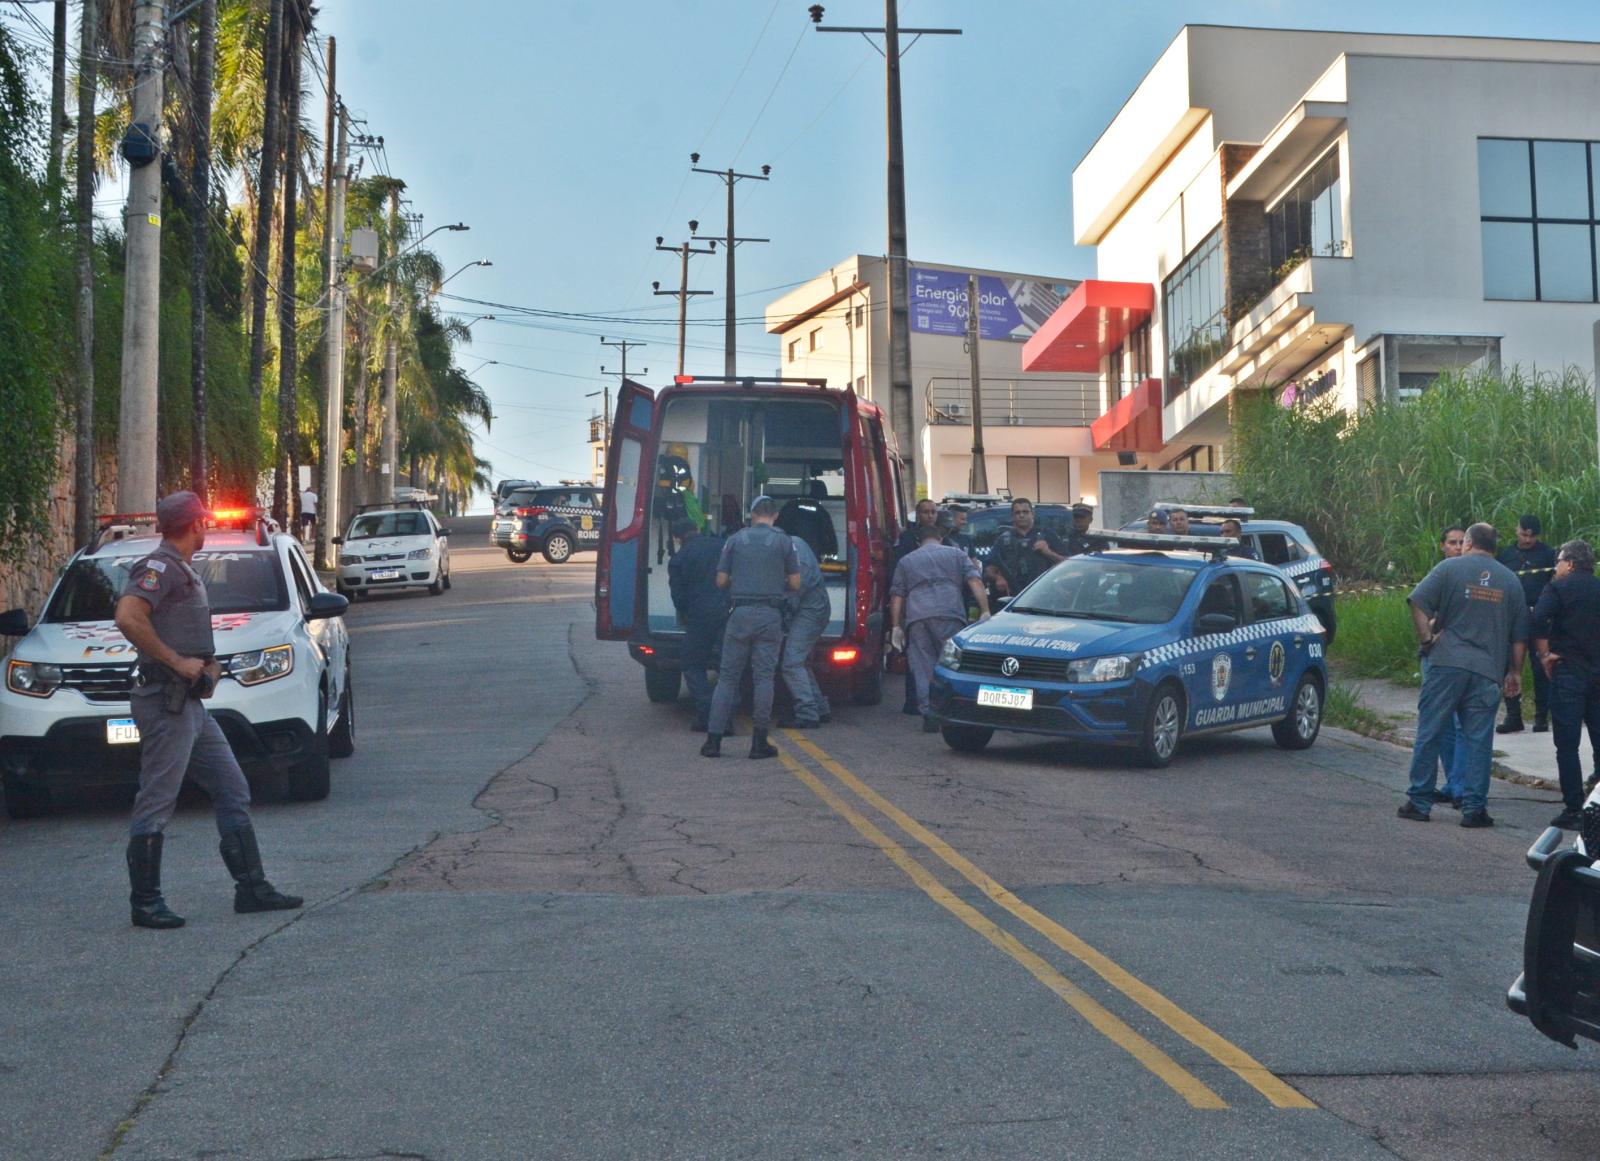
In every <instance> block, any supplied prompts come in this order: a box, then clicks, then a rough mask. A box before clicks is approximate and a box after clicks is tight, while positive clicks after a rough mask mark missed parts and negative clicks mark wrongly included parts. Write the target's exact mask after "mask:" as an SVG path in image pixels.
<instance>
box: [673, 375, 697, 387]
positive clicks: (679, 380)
mask: <svg viewBox="0 0 1600 1161" xmlns="http://www.w3.org/2000/svg"><path fill="white" fill-rule="evenodd" d="M672 381H673V382H674V383H676V384H678V386H680V387H682V386H684V385H685V384H688V383H693V382H694V376H693V375H674V376H673V377H672Z"/></svg>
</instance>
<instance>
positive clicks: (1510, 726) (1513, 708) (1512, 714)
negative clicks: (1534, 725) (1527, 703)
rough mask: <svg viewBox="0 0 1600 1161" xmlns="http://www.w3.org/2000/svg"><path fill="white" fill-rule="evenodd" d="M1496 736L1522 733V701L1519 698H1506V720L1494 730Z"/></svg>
mask: <svg viewBox="0 0 1600 1161" xmlns="http://www.w3.org/2000/svg"><path fill="white" fill-rule="evenodd" d="M1494 732H1495V733H1497V734H1520V733H1521V732H1522V699H1521V698H1520V697H1508V698H1506V720H1505V721H1503V722H1501V723H1500V724H1499V725H1498V726H1496V727H1495V728H1494Z"/></svg>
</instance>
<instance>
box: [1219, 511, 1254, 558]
mask: <svg viewBox="0 0 1600 1161" xmlns="http://www.w3.org/2000/svg"><path fill="white" fill-rule="evenodd" d="M1218 531H1219V532H1220V533H1221V534H1222V536H1223V537H1224V538H1225V539H1229V540H1237V541H1238V542H1239V547H1238V548H1231V549H1229V550H1228V555H1229V556H1232V557H1236V558H1237V559H1239V560H1260V559H1261V556H1260V554H1259V553H1257V552H1256V550H1255V549H1253V548H1251V547H1250V542H1249V541H1247V540H1246V539H1245V538H1244V525H1243V524H1240V523H1239V522H1238V521H1237V520H1235V519H1234V518H1233V517H1232V516H1229V517H1228V518H1227V519H1226V520H1224V521H1223V522H1222V524H1221V527H1220V528H1219V529H1218Z"/></svg>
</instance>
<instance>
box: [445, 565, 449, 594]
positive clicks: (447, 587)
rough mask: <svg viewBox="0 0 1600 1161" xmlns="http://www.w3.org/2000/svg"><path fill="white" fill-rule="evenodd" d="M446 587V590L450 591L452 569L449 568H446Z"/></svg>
mask: <svg viewBox="0 0 1600 1161" xmlns="http://www.w3.org/2000/svg"><path fill="white" fill-rule="evenodd" d="M444 589H445V592H449V591H450V570H449V569H448V568H446V569H445V570H444Z"/></svg>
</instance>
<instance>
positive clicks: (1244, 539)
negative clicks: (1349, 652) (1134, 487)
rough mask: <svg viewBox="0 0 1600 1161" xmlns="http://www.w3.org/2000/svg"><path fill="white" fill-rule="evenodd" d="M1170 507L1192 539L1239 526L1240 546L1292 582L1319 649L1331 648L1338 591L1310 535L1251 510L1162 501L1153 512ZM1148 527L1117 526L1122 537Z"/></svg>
mask: <svg viewBox="0 0 1600 1161" xmlns="http://www.w3.org/2000/svg"><path fill="white" fill-rule="evenodd" d="M1174 508H1182V509H1183V510H1184V511H1185V512H1187V513H1188V514H1189V521H1190V523H1189V534H1190V535H1191V536H1215V535H1220V534H1221V523H1222V521H1224V520H1237V521H1239V523H1240V542H1241V547H1243V548H1246V549H1249V550H1250V551H1251V552H1254V553H1255V557H1256V559H1257V560H1259V561H1262V562H1264V563H1266V564H1271V565H1276V566H1277V567H1278V568H1279V569H1281V570H1283V573H1284V575H1285V576H1287V577H1289V578H1291V579H1292V580H1293V581H1294V583H1295V587H1296V588H1298V589H1299V590H1300V595H1301V596H1303V597H1305V599H1306V603H1307V604H1309V605H1310V606H1311V611H1312V612H1313V613H1315V614H1316V615H1317V620H1319V621H1321V622H1322V627H1323V628H1324V629H1326V630H1327V631H1328V639H1327V640H1326V641H1325V642H1324V644H1326V645H1332V644H1333V635H1334V633H1335V632H1336V631H1337V629H1338V618H1337V616H1336V615H1335V612H1334V593H1335V590H1336V588H1337V586H1336V584H1335V582H1334V576H1333V565H1332V564H1331V563H1329V562H1328V560H1327V558H1326V557H1324V556H1323V555H1322V553H1321V552H1320V551H1319V550H1318V549H1317V546H1316V544H1315V543H1314V542H1313V541H1312V539H1311V534H1310V533H1309V532H1307V531H1306V530H1305V529H1304V528H1302V527H1300V525H1298V524H1291V523H1289V522H1288V521H1287V520H1257V519H1256V510H1255V509H1254V508H1247V507H1232V506H1219V505H1196V504H1181V503H1178V502H1176V501H1172V500H1164V501H1162V502H1161V503H1159V504H1156V505H1155V506H1154V508H1153V511H1154V512H1160V513H1162V514H1163V515H1165V514H1166V513H1167V512H1170V511H1171V510H1172V509H1174ZM1162 523H1165V520H1163V521H1162ZM1148 526H1149V517H1142V518H1140V519H1138V520H1135V521H1132V522H1130V523H1128V524H1124V525H1123V526H1122V527H1123V531H1126V532H1140V531H1143V530H1144V529H1146V528H1147V527H1148Z"/></svg>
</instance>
